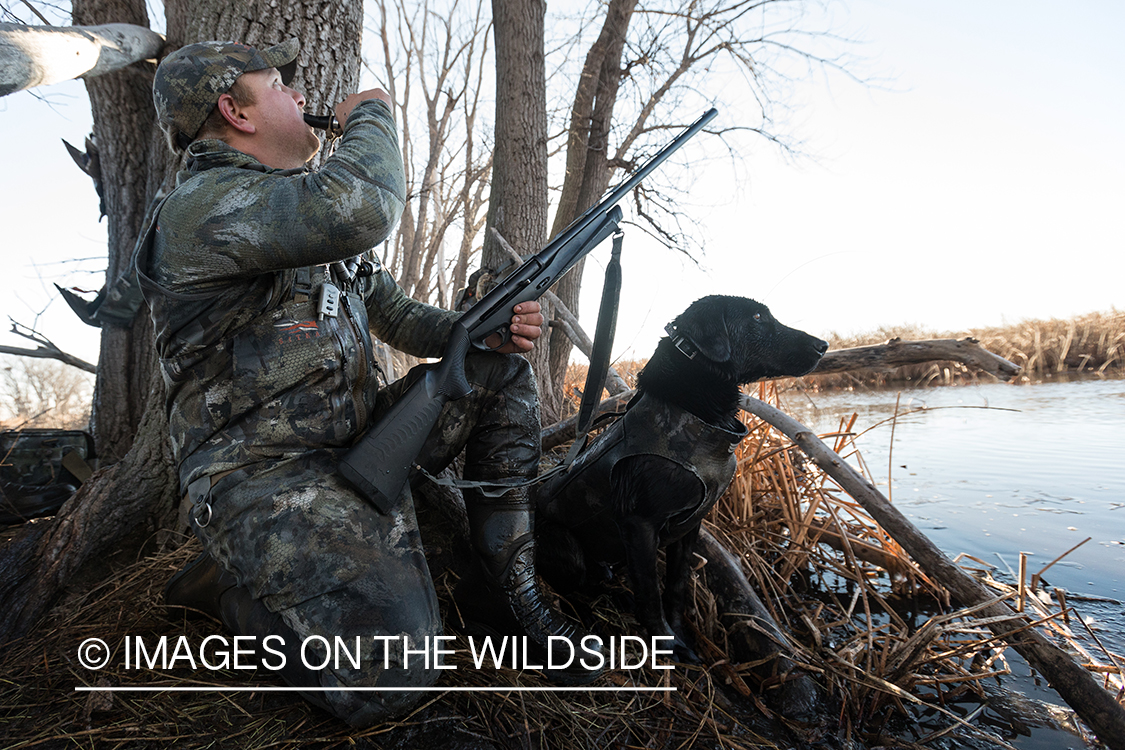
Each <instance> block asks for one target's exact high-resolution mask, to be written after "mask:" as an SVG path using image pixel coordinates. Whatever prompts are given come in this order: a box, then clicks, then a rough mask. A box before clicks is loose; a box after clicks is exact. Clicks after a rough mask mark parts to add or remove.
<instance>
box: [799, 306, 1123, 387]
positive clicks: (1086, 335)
mask: <svg viewBox="0 0 1125 750" xmlns="http://www.w3.org/2000/svg"><path fill="white" fill-rule="evenodd" d="M966 336H968V337H970V338H973V339H975V340H976V341H978V342H979V343H980V345H981V346H983V347H984V348H985V349H987V350H988V351H990V352H992V353H993V354H996V355H999V356H1001V357H1003V358H1004V359H1006V360H1009V361H1010V362H1012V363H1014V364H1016V365H1019V367H1020V374H1019V376H1018V377H1017V378H1016V380H1014V381H1013V382H1014V383H1021V384H1023V383H1034V382H1042V381H1049V380H1057V379H1065V378H1069V377H1088V376H1094V377H1120V376H1121V375H1125V311H1119V310H1110V311H1108V312H1093V313H1088V314H1085V315H1079V316H1077V317H1074V318H1069V319H1064V320H1059V319H1050V320H1023V321H1020V322H1018V323H1013V324H1011V325H1005V326H992V327H988V328H974V329H971V330H967V331H954V332H937V331H932V330H928V329H925V328H922V327H919V326H901V327H897V328H890V327H885V328H880V329H879V330H877V331H874V332H871V333H868V334H860V335H855V336H849V337H844V336H838V335H836V334H832V335H830V336H829V338H828V342H829V350H830V351H831V350H835V349H847V348H850V347H855V346H866V345H869V344H878V343H883V342H886V341H888V340H890V339H894V338H900V339H903V340H918V339H938V338H965V337H966ZM804 379H805V380H806V381H807V383H808V384H809V386H811V387H813V388H814V389H818V390H819V389H832V388H853V387H880V386H887V385H909V386H916V387H926V386H933V385H965V384H968V383H976V382H990V381H991V380H992V378H990V377H989V376H981V375H979V374H978V373H975V372H973V371H970V370H969V369H968V368H967V367H965V366H964V365H962V364H959V363H956V362H931V363H928V364H924V365H909V366H906V367H899V368H896V369H894V370H891V371H887V372H879V371H874V370H868V371H859V372H852V373H839V374H833V375H816V374H815V373H814V374H813V375H807V376H805V378H804Z"/></svg>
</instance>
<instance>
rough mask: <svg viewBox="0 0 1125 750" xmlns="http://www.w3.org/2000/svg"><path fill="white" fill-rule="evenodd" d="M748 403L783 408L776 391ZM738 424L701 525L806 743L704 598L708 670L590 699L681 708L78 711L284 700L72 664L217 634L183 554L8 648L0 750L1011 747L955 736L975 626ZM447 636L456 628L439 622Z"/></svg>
mask: <svg viewBox="0 0 1125 750" xmlns="http://www.w3.org/2000/svg"><path fill="white" fill-rule="evenodd" d="M757 395H759V397H764V398H767V399H769V400H773V401H777V400H778V395H777V387H776V386H774V385H768V386H762V387H761V388H760V389H759V392H758V394H757ZM748 419H749V420H750V421H749V422H748V424H749V427H750V429H751V435H750V437H749V438H747V439H746V440H744V441H743V442H742V444H741V446H740V450H739V453H738V457H739V472H738V475H737V476H736V478H735V481H734V484H733V486H732V488H731V490H730V492H728V494H727V495H726V496H725V497H724V498H723V499H722V500H721V501H720V503H719V504H718V505H717V506H716V508H715V510H714V511H713V513H712V515H711V517H710V518H709V519H708V525H709V528H710V529H711V530H712V531H713V532H714V533H715V535H716V536H718V537H719V538H720V539H721V540H723V541H724V543H725V544H726V545H727V547H728V549H730V550H731V551H733V552H734V553H735V554H736V555H738V556H739V557H740V558H741V560H742V561H743V564H744V568H745V570H746V571H747V574H748V578H749V580H750V581H751V583H752V584H753V585H754V587H755V588H756V589H757V590H758V591H759V592H760V593H761V594H762V598H763V600H764V601H765V602H766V603H767V606H768V607H769V608H770V609H771V611H772V612H773V613H774V616H775V618H776V619H777V620H778V622H779V623H781V624H782V626H783V628H784V629H785V630H786V631H788V632H790V633H792V643H791V644H790V646H791V652H792V654H793V657H794V660H795V661H796V662H798V663H799V664H801V665H803V668H804V669H805V670H806V671H807V672H808V673H810V674H812V675H813V676H814V677H815V679H816V680H817V682H818V683H819V684H820V685H821V686H822V688H823V691H824V694H825V712H824V717H823V720H822V722H821V723H820V724H818V725H816V726H803V725H802V726H798V725H791V724H788V723H786V722H785V721H784V720H782V719H781V718H780V717H779V716H777V714H775V713H774V711H775V710H776V706H775V704H774V703H773V702H772V701H771V697H772V696H771V694H770V693H769V691H768V687H769V686H768V685H766V684H763V683H762V682H760V681H759V680H758V678H756V677H755V676H754V675H753V673H752V672H751V670H750V668H749V667H750V665H746V664H737V663H732V662H731V661H730V660H729V652H730V649H729V648H728V645H727V644H728V642H729V638H730V636H731V634H730V632H728V630H727V629H726V628H727V625H725V624H724V623H729V622H730V618H722V617H720V614H722V613H719V612H718V611H717V607H716V605H715V601H714V599H713V598H712V596H711V594H710V592H709V591H708V589H707V588H706V587H705V586H703V585H701V584H700V583H699V581H698V580H697V581H696V583H695V585H694V594H693V596H694V607H693V609H694V612H693V614H692V616H691V620H690V621H691V626H692V628H693V629H694V631H695V634H696V642H697V644H698V647H699V648H698V650H699V653H700V655H701V656H702V657H703V659H704V661H705V664H706V666H705V667H686V666H683V665H680V666H678V667H677V668H676V669H675V670H674V671H672V672H659V671H652V670H642V671H637V672H632V673H626V672H614V673H611V674H608V675H606V676H604V677H602V678H601V679H600V680H599V682H598V683H597V684H598V685H602V686H612V685H618V686H621V685H628V684H636V685H645V686H658V685H664V684H667V685H669V686H672V687H675V688H676V689H677V690H676V692H673V693H664V694H660V693H623V692H622V693H554V694H542V693H474V692H456V693H452V692H451V693H444V694H435V695H434V696H433V697H432V698H431V699H428V700H427V701H425V702H424V703H423V704H422V705H421V706H420V707H419V708H418V709H417V710H416V711H414V712H413V713H411V714H410V715H409V716H405V717H403V718H402V719H401V720H399V721H397V722H394V723H389V724H385V725H380V726H378V727H375V728H372V729H371V730H368V731H365V732H353V731H350V730H349V729H348V728H347V727H346V726H344V725H343V724H341V723H340V722H338V721H336V720H334V719H331V718H329V717H328V716H327V715H325V714H323V713H321V712H320V711H318V710H316V709H313V708H311V707H309V706H308V705H307V704H305V703H304V702H302V701H301V700H300V699H299V698H297V697H295V696H293V695H291V694H277V693H234V694H229V693H228V694H221V695H220V694H184V693H157V694H123V693H115V694H112V698H110V697H109V695H110V694H89V693H77V692H75V691H74V688H75V686H78V685H87V684H91V683H92V682H93V681H95V680H97V681H98V682H97V684H100V685H103V686H104V685H153V684H157V685H187V684H201V683H202V684H228V685H230V684H239V685H245V684H279V683H277V682H276V680H275V679H274V678H272V677H270V676H261V675H257V674H255V673H249V674H247V673H244V672H243V673H234V672H233V671H232V672H227V673H214V672H197V673H194V674H193V673H191V672H189V671H188V670H177V671H175V672H173V673H169V674H165V673H157V672H154V671H150V670H131V671H126V670H124V669H122V668H121V665H120V663H119V659H118V660H114V662H113V663H112V666H111V667H109V668H107V669H105V670H102V671H100V672H91V671H89V670H85V669H82V668H81V667H80V666H79V665H78V664H77V662H76V659H75V655H76V650H77V647H78V645H79V644H80V643H81V642H82V641H83V640H84V639H85V638H88V637H99V638H102V639H105V640H106V641H107V642H108V643H110V644H111V645H116V644H121V643H122V639H123V638H124V636H125V635H132V636H136V635H140V636H144V637H146V638H151V639H155V638H158V637H159V636H161V635H167V636H169V637H170V638H173V639H174V638H176V637H178V636H179V635H181V634H186V635H187V636H188V638H189V640H190V641H191V642H193V643H198V642H200V641H201V640H202V638H204V637H205V636H207V635H211V634H217V633H220V632H221V629H220V627H219V625H218V624H217V623H214V622H210V621H206V620H204V621H200V620H182V619H179V618H172V619H169V618H168V616H167V615H166V614H165V613H164V611H163V608H162V607H161V606H160V590H161V588H162V586H163V585H164V583H165V581H166V580H167V578H168V577H169V576H170V575H171V574H172V572H173V571H174V570H176V569H178V568H179V567H181V566H182V565H183V564H184V562H185V561H187V560H188V559H190V557H191V556H192V555H193V554H194V553H195V551H196V549H197V547H196V546H195V543H194V542H190V543H188V544H186V545H183V546H181V547H180V548H179V549H177V550H173V551H169V552H166V553H162V554H159V555H156V556H152V557H149V558H146V559H144V560H140V561H138V562H136V563H134V564H131V565H127V566H124V567H122V568H120V569H119V570H118V571H117V572H116V573H115V574H114V575H113V576H112V577H111V578H110V579H109V580H107V581H106V582H105V583H104V584H103V585H102V586H101V587H99V588H98V589H96V590H93V591H89V592H85V593H83V594H81V595H76V596H74V597H73V598H71V599H70V600H68V601H66V602H64V603H63V604H62V605H60V606H59V607H56V608H55V610H54V612H53V614H52V615H51V617H50V618H49V619H48V620H47V621H46V622H44V623H43V624H42V625H41V626H40V628H39V629H38V630H37V631H36V632H35V634H34V635H33V636H32V637H30V638H27V639H25V640H24V641H21V642H18V643H15V644H9V646H8V648H7V650H6V655H5V659H4V661H3V663H2V665H0V748H3V749H4V750H15V749H16V748H30V747H36V748H64V747H65V748H70V747H97V748H142V747H151V746H155V745H158V744H174V745H175V746H176V747H185V748H196V747H198V748H203V747H219V746H221V747H240V748H255V749H256V748H279V747H280V748H286V747H325V748H328V747H410V748H428V747H435V748H436V747H441V748H443V750H445V749H448V748H454V747H505V748H508V747H521V748H523V747H528V748H530V747H535V748H539V747H542V748H566V749H568V750H569V749H570V748H583V747H590V748H594V747H598V748H600V747H643V748H680V747H723V748H774V747H795V746H817V747H840V746H842V745H844V744H845V743H847V742H854V743H857V744H856V745H853V746H872V747H873V746H877V745H892V746H895V747H904V746H925V745H924V743H925V742H926V741H927V737H926V736H925V735H933V736H931V737H929V739H934V738H935V737H936V736H938V735H939V734H944V733H946V732H952V733H953V734H956V735H958V736H960V737H962V738H963V739H965V741H968V740H974V741H978V742H981V743H983V744H982V745H981V746H987V747H1004V746H1006V745H1005V742H1004V738H1002V737H998V736H996V735H995V734H990V733H989V731H988V730H985V729H982V728H980V727H979V726H974V727H973V728H967V727H966V726H963V725H962V724H963V719H962V716H963V715H964V714H965V713H966V712H967V711H968V708H967V707H972V706H973V705H976V704H978V703H979V702H980V700H981V696H982V695H983V694H984V690H985V687H986V686H988V685H992V684H995V683H996V682H997V681H998V679H999V678H1000V677H1001V676H1002V675H1004V674H1006V673H1007V667H1006V664H1005V662H1004V659H1003V646H1002V644H1001V643H1000V642H998V641H996V640H995V639H994V638H993V637H992V636H991V633H990V632H989V631H988V630H987V628H986V627H985V625H984V623H982V622H981V621H980V619H979V617H978V616H977V615H976V614H975V613H974V611H972V610H960V611H959V610H956V609H952V608H950V607H949V606H948V603H947V597H946V595H945V593H944V591H942V590H941V589H940V588H939V587H937V586H935V585H934V584H933V583H932V582H931V581H929V580H928V579H927V578H926V576H925V575H924V574H923V573H922V572H921V571H920V570H919V569H918V568H917V567H916V566H915V565H914V563H913V562H912V561H911V560H910V559H909V558H908V557H907V556H906V555H905V554H904V553H903V552H902V550H901V549H899V547H898V546H897V545H896V544H895V543H894V542H893V541H892V540H890V539H889V538H887V536H886V535H885V534H884V533H883V532H882V531H881V530H880V529H879V527H878V525H877V524H875V523H874V522H873V521H872V520H871V519H870V518H869V517H868V516H867V514H866V513H864V512H863V510H862V509H861V508H859V507H857V506H856V504H855V503H854V502H852V501H851V500H850V498H848V497H847V496H846V495H844V494H843V493H842V492H841V491H840V490H839V489H838V488H837V487H836V486H835V485H834V484H833V483H832V482H831V480H829V479H827V478H826V477H825V476H824V475H823V474H821V473H820V472H819V470H817V469H816V467H815V466H813V465H811V464H810V463H808V462H807V461H806V460H805V459H804V458H803V456H802V455H801V454H799V453H798V452H797V451H796V450H795V449H794V448H793V447H792V445H791V444H790V443H789V442H788V440H787V439H786V438H784V437H782V436H779V435H778V434H777V433H776V432H774V431H773V430H771V429H768V428H767V427H766V426H765V425H763V424H762V423H760V422H758V421H757V420H756V419H753V418H749V417H748ZM850 429H851V425H848V424H842V425H841V426H840V429H839V430H838V431H837V433H836V434H835V435H832V436H828V437H827V440H828V441H829V443H830V444H832V443H835V445H836V448H837V449H838V452H840V453H842V454H844V455H847V454H849V453H850V454H854V453H855V449H854V446H853V445H852V442H851V434H850ZM857 458H858V457H857ZM704 570H705V567H704ZM978 574H979V575H981V576H982V577H984V578H986V579H987V580H988V581H989V585H993V586H995V587H997V589H998V595H1001V596H1012V595H1013V594H1014V591H1015V589H1014V588H1013V586H1012V585H1011V583H1012V582H1008V584H1004V583H1001V582H999V581H996V580H993V579H992V576H991V573H990V571H978ZM451 582H452V581H451V577H450V576H449V575H448V574H444V575H441V576H439V577H438V581H437V584H438V589H439V595H440V597H441V599H442V603H443V607H447V606H448V603H449V601H450V597H449V588H450V584H451ZM615 592H616V593H615ZM620 592H621V589H620V587H618V588H616V589H611V590H610V591H609V592H608V593H604V594H602V595H600V597H599V598H598V599H596V600H594V601H590V600H581V599H576V600H575V601H574V602H572V604H573V605H574V607H575V609H576V611H579V612H584V613H585V614H586V616H587V618H593V619H594V620H595V622H594V623H593V625H594V629H595V630H597V631H600V632H602V633H603V634H606V635H622V634H638V633H639V632H640V630H639V627H638V626H637V624H636V622H635V621H634V620H633V619H632V616H631V615H630V614H628V613H627V612H626V611H624V610H625V609H627V608H623V607H620V606H618V599H617V596H618V595H619V594H620ZM1036 601H1037V602H1039V603H1038V604H1036V606H1043V607H1047V608H1048V609H1050V605H1049V604H1043V603H1042V600H1041V599H1038V598H1037V599H1036ZM1052 615H1053V617H1052ZM1041 617H1042V618H1046V619H1045V622H1044V627H1047V628H1052V629H1055V628H1058V627H1059V626H1060V625H1061V624H1064V623H1062V622H1061V618H1060V617H1059V613H1058V611H1057V608H1056V609H1055V610H1052V611H1051V612H1047V613H1045V614H1044V615H1042V616H1041ZM446 621H447V622H450V621H452V618H451V616H449V613H448V611H446ZM1056 634H1057V631H1056ZM1080 635H1081V634H1076V633H1070V634H1069V636H1068V637H1069V638H1071V639H1073V643H1074V644H1076V647H1077V646H1082V647H1083V648H1085V649H1086V650H1087V651H1088V652H1089V654H1091V655H1090V657H1089V661H1088V665H1089V668H1090V669H1091V670H1093V671H1095V672H1096V673H1097V674H1099V675H1100V676H1103V677H1104V679H1105V680H1106V681H1107V682H1106V684H1107V688H1108V689H1112V690H1116V689H1117V686H1119V685H1120V680H1121V672H1120V667H1119V666H1118V665H1120V664H1121V663H1122V661H1123V660H1122V659H1121V657H1119V656H1118V657H1116V659H1114V658H1112V657H1110V656H1105V655H1104V654H1103V653H1102V652H1101V651H1100V650H1099V649H1098V648H1097V646H1096V644H1092V643H1084V642H1083V640H1082V638H1080V637H1079V636H1080ZM115 647H116V646H115ZM462 653H463V652H462ZM1095 655H1096V656H1098V658H1097V659H1095V658H1094V656H1095ZM457 658H462V659H464V658H466V657H461V656H459V657H457ZM454 663H455V664H459V666H462V667H466V668H461V669H458V670H454V671H449V672H447V673H446V675H445V677H443V679H442V683H441V684H443V685H447V686H473V685H476V686H480V685H483V684H489V685H505V686H508V685H512V686H514V685H529V686H535V685H543V684H544V683H543V682H541V680H540V679H539V678H538V677H537V676H536V675H535V674H533V673H515V672H511V671H501V672H491V671H489V672H486V673H482V672H478V671H476V670H473V669H470V668H467V667H469V666H470V665H468V664H467V663H459V662H458V661H457V660H456V659H455V661H454ZM665 681H667V682H665ZM1016 731H1017V730H1014V729H1013V730H1012V733H1010V734H1008V735H1007V736H1008V738H1010V737H1012V736H1014V733H1015V732H1016ZM217 738H218V740H217ZM963 746H969V745H963Z"/></svg>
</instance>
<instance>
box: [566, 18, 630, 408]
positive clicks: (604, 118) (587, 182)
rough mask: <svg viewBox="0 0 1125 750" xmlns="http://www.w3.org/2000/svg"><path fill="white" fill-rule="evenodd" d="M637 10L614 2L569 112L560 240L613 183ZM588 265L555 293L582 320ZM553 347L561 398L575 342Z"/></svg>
mask: <svg viewBox="0 0 1125 750" xmlns="http://www.w3.org/2000/svg"><path fill="white" fill-rule="evenodd" d="M636 6H637V0H610V3H609V6H608V8H607V9H606V17H605V22H604V23H603V24H602V31H601V34H600V35H599V36H598V40H597V41H596V42H594V45H593V46H592V47H591V48H590V51H589V52H588V53H587V55H586V61H585V63H584V65H583V66H582V77H581V79H579V82H578V90H577V92H576V93H575V95H574V104H573V106H572V107H571V113H570V129H569V132H568V135H567V146H566V177H565V178H564V180H563V187H562V193H561V194H560V196H559V208H558V211H557V212H556V213H555V222H554V225H553V226H552V227H551V236H555V235H557V234H558V233H559V232H561V231H562V230H563V229H565V228H566V227H567V225H568V224H570V222H572V221H574V219H575V218H577V217H578V216H579V215H580V214H581V213H582V212H583V211H585V210H586V209H588V208H589V207H590V206H592V205H594V204H595V203H597V202H598V200H599V199H600V198H601V197H602V195H603V194H604V193H605V191H606V188H608V187H609V178H610V176H611V175H612V174H613V170H614V168H613V167H611V166H610V163H609V128H610V125H611V124H612V122H613V107H614V104H615V103H616V102H617V88H618V86H619V85H620V83H621V55H622V52H623V51H624V49H625V35H626V32H628V30H629V21H630V20H631V19H632V17H633V10H634V9H635V8H636ZM585 265H586V261H585V259H583V260H582V261H580V262H579V263H578V264H577V265H576V266H575V267H574V268H573V269H572V270H571V272H570V273H568V274H567V275H566V276H564V277H563V278H562V280H561V281H559V283H558V284H556V285H555V293H556V294H557V295H558V296H559V299H561V300H562V301H563V304H565V305H566V306H567V307H569V308H570V310H571V312H573V313H574V314H575V315H577V314H578V292H579V289H580V288H581V286H582V272H583V270H584V269H585ZM549 346H550V368H551V369H550V381H549V385H550V387H551V389H552V391H555V392H558V393H559V394H561V393H562V385H563V380H564V379H565V378H566V368H567V366H568V365H569V364H570V351H571V342H570V339H569V338H567V336H566V335H564V334H563V332H562V331H559V330H552V331H551V335H550V345H549ZM545 389H546V386H544V390H545ZM560 397H561V396H560Z"/></svg>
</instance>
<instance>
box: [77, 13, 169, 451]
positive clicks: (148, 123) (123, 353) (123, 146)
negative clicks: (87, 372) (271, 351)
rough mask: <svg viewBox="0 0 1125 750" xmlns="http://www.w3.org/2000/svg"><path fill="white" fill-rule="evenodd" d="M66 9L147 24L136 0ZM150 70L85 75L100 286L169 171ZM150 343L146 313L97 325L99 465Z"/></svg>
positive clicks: (140, 376) (124, 258)
mask: <svg viewBox="0 0 1125 750" xmlns="http://www.w3.org/2000/svg"><path fill="white" fill-rule="evenodd" d="M73 13H74V23H75V24H79V25H93V24H98V23H106V22H109V21H117V22H122V21H124V22H127V23H130V24H133V25H136V26H148V15H147V14H146V12H145V4H144V2H143V0H75V2H74V5H73ZM154 71H155V66H154V65H153V64H152V63H150V62H139V63H136V64H134V65H131V66H129V67H128V68H124V69H123V70H121V71H119V72H116V73H111V74H109V75H104V76H97V77H91V78H88V79H87V80H86V91H87V92H88V93H89V95H90V108H91V110H92V111H93V115H94V142H95V143H96V144H97V147H98V154H99V157H100V163H101V188H102V196H103V198H104V201H105V207H106V217H107V219H108V235H109V247H108V248H107V250H108V261H107V265H106V283H107V284H112V283H113V281H114V280H115V279H117V278H118V276H120V275H121V274H122V273H124V272H125V271H126V270H127V269H128V266H129V261H130V259H131V257H132V254H133V246H134V245H135V244H136V241H137V236H138V235H139V234H140V231H141V224H142V223H143V221H144V214H145V207H146V206H148V202H149V201H150V200H151V199H152V196H153V195H155V194H156V190H157V189H158V188H159V186H160V183H161V181H162V180H163V178H164V176H165V172H166V171H167V170H168V169H169V161H170V160H169V159H168V158H167V149H166V148H164V147H163V146H162V144H161V143H160V141H159V139H158V138H157V135H156V132H155V131H156V128H155V127H154V123H155V112H154V110H153V106H152V74H153V72H154ZM151 342H152V324H151V323H150V322H149V316H148V314H147V311H142V312H141V313H140V314H138V315H137V317H136V319H135V320H134V322H133V325H132V327H130V328H124V327H120V326H116V325H105V326H104V327H103V328H102V336H101V354H100V356H99V360H98V373H97V377H96V379H95V384H94V402H93V414H92V418H91V425H92V432H93V434H94V444H95V446H96V448H97V452H98V455H99V456H100V457H101V459H102V461H103V464H104V463H106V462H114V461H119V460H120V459H121V458H122V457H123V456H124V455H125V454H126V453H127V452H128V450H129V447H130V446H131V445H132V442H133V436H134V435H135V434H136V433H137V427H138V426H139V424H140V420H141V415H142V414H144V410H145V404H146V402H147V400H148V395H149V394H148V384H149V380H150V374H151V368H152V362H153V354H152V343H151Z"/></svg>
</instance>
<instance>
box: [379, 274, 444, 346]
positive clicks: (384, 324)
mask: <svg viewBox="0 0 1125 750" xmlns="http://www.w3.org/2000/svg"><path fill="white" fill-rule="evenodd" d="M371 278H372V282H373V288H372V290H371V292H370V293H369V294H368V296H367V321H368V325H369V326H370V327H371V332H372V333H373V334H375V336H376V337H378V338H379V339H380V340H382V341H385V342H387V343H388V344H390V345H391V346H393V347H394V348H395V349H398V350H399V351H404V352H406V353H407V354H412V355H414V356H415V357H440V356H441V355H442V353H443V352H444V351H445V343H446V341H447V340H448V339H449V328H450V326H452V325H453V321H455V320H457V318H459V317H461V314H460V313H457V312H453V311H452V310H444V309H442V308H440V307H434V306H433V305H427V304H425V303H423V302H419V301H417V300H415V299H411V298H410V297H408V296H406V293H405V292H403V291H402V289H401V288H400V287H399V285H398V284H396V283H395V281H394V279H392V278H391V275H390V274H389V273H388V272H387V271H386V269H383V270H381V271H380V272H379V273H377V274H375V275H374V276H372V277H371Z"/></svg>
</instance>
